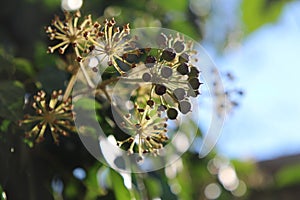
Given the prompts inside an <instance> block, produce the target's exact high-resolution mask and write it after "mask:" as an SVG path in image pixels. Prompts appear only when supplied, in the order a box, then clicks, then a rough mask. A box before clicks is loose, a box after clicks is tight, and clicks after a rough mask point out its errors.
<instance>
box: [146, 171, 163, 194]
mask: <svg viewBox="0 0 300 200" xmlns="http://www.w3.org/2000/svg"><path fill="white" fill-rule="evenodd" d="M145 185H146V188H147V191H148V193H149V196H150V197H151V199H154V198H157V197H160V196H161V195H162V192H163V191H162V186H161V184H160V182H159V180H158V179H155V178H152V177H150V176H147V177H146V178H145Z"/></svg>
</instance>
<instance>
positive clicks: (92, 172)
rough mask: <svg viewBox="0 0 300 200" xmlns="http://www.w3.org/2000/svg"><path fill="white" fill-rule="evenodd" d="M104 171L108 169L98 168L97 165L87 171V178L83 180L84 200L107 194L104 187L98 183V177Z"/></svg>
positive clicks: (104, 167)
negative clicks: (84, 187)
mask: <svg viewBox="0 0 300 200" xmlns="http://www.w3.org/2000/svg"><path fill="white" fill-rule="evenodd" d="M105 170H108V168H107V167H106V166H102V167H100V168H99V164H98V163H97V164H96V165H94V166H92V167H91V168H90V169H89V170H88V174H87V177H86V179H85V180H84V184H85V186H86V188H87V192H86V194H85V199H87V200H88V199H96V198H97V197H98V196H103V195H105V194H106V193H107V191H106V189H105V188H104V186H103V185H101V184H99V182H98V178H99V177H98V176H99V175H100V174H102V173H105Z"/></svg>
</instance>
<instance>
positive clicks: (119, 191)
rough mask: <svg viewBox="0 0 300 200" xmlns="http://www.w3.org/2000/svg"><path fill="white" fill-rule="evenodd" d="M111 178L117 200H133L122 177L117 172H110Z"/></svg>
mask: <svg viewBox="0 0 300 200" xmlns="http://www.w3.org/2000/svg"><path fill="white" fill-rule="evenodd" d="M110 177H111V181H112V188H113V190H114V193H115V197H116V200H131V194H130V192H129V190H128V189H127V188H126V187H125V185H124V181H123V178H122V176H121V175H120V174H119V173H117V172H116V171H114V170H110Z"/></svg>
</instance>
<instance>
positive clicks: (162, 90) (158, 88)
mask: <svg viewBox="0 0 300 200" xmlns="http://www.w3.org/2000/svg"><path fill="white" fill-rule="evenodd" d="M166 92H167V88H166V86H164V85H160V84H158V85H156V86H155V93H156V94H157V95H163V94H165V93H166Z"/></svg>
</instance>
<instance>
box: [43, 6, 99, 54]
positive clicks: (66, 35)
mask: <svg viewBox="0 0 300 200" xmlns="http://www.w3.org/2000/svg"><path fill="white" fill-rule="evenodd" d="M79 20H80V12H79V11H77V12H75V13H73V14H71V13H69V12H67V11H66V12H65V19H64V21H62V20H60V18H59V17H58V16H55V18H54V20H53V21H52V26H48V27H46V28H45V29H46V33H48V36H49V37H50V39H51V40H59V41H61V42H60V43H58V44H57V45H55V46H53V47H49V48H48V53H53V52H54V51H55V50H56V49H58V51H59V53H60V54H64V52H65V50H66V49H67V48H68V47H69V46H72V47H73V48H74V49H75V50H76V51H78V50H79V51H80V52H85V53H87V52H88V51H90V50H91V48H92V41H95V40H96V39H97V38H98V37H99V27H100V24H99V23H98V22H94V23H93V21H92V18H91V15H88V16H86V17H85V19H84V20H83V21H82V22H81V23H79ZM76 53H77V54H78V55H77V56H79V55H80V53H79V52H76ZM78 59H81V58H80V57H79V58H78Z"/></svg>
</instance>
